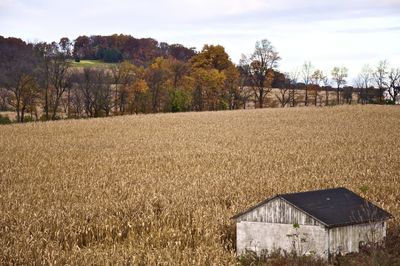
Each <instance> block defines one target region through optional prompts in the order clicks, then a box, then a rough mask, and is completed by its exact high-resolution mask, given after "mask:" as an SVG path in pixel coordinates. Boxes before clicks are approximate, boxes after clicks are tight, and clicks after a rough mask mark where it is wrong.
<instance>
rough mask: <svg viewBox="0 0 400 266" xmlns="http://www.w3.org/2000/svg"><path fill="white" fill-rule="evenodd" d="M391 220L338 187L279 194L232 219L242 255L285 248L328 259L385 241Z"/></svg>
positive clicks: (367, 203)
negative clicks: (250, 251)
mask: <svg viewBox="0 0 400 266" xmlns="http://www.w3.org/2000/svg"><path fill="white" fill-rule="evenodd" d="M391 217H392V216H391V214H389V213H388V212H386V211H384V210H383V209H381V208H379V207H377V206H375V205H374V204H372V203H371V202H369V201H367V200H365V199H363V198H361V197H360V196H359V195H357V194H355V193H353V192H352V191H350V190H348V189H346V188H334V189H326V190H316V191H307V192H300V193H292V194H282V195H277V196H275V197H272V198H269V199H266V200H264V201H262V202H260V203H258V204H257V205H255V206H253V207H251V208H249V209H247V210H246V211H244V212H242V213H239V214H237V215H235V216H233V217H232V219H235V221H236V233H237V234H236V236H237V239H236V249H237V254H238V255H240V254H242V253H243V252H244V251H246V250H252V251H255V252H257V253H258V254H259V253H261V252H262V251H274V250H278V249H280V250H281V251H282V250H285V251H288V252H291V251H295V252H296V253H297V254H299V255H308V254H314V255H317V256H319V257H322V258H324V259H328V258H329V257H330V256H331V255H337V254H342V255H344V254H346V253H350V252H358V251H359V247H360V245H362V244H364V243H370V242H375V243H376V242H379V241H383V239H384V237H385V236H386V222H387V220H388V219H389V218H391Z"/></svg>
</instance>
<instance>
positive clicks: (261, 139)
mask: <svg viewBox="0 0 400 266" xmlns="http://www.w3.org/2000/svg"><path fill="white" fill-rule="evenodd" d="M399 132H400V108H398V107H383V106H341V107H332V108H292V109H264V110H247V111H227V112H204V113H184V114H159V115H146V116H145V115H143V116H125V117H114V118H106V119H92V120H68V121H58V122H46V123H31V124H26V125H9V126H2V127H0V147H1V153H0V176H1V178H0V246H1V247H2V248H1V249H0V259H1V261H0V262H1V263H13V262H14V263H18V264H22V263H26V264H28V263H29V264H31V263H36V264H106V263H113V264H114V263H118V264H124V263H125V264H126V263H128V264H129V263H132V264H156V263H159V264H182V265H189V264H191V265H193V264H195V265H206V264H216V265H227V264H235V256H234V240H235V227H234V224H233V222H232V221H231V220H230V217H231V216H232V215H233V214H235V213H237V212H238V211H241V210H243V209H245V208H247V207H248V206H250V205H252V204H254V203H256V202H258V201H260V200H262V199H264V198H266V197H270V196H272V195H274V194H277V193H287V192H294V191H303V190H310V189H320V188H327V187H337V186H346V187H347V188H349V189H352V190H353V191H355V192H357V193H359V194H361V195H362V196H365V197H367V198H368V199H369V200H371V201H373V202H374V203H376V204H377V205H379V206H381V207H383V208H385V209H386V210H388V211H389V212H391V213H392V214H393V215H394V216H395V217H396V218H398V217H400V206H399V205H400V203H399V202H400V164H399V162H400V159H399V158H400V156H399V155H400V142H399ZM392 223H393V221H392Z"/></svg>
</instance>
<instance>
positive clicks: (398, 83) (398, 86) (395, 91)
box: [388, 68, 400, 103]
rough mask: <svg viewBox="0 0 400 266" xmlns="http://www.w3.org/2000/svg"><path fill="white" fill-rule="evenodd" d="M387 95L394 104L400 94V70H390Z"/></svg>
mask: <svg viewBox="0 0 400 266" xmlns="http://www.w3.org/2000/svg"><path fill="white" fill-rule="evenodd" d="M388 85H389V86H388V87H389V88H388V93H389V95H390V98H391V100H392V101H393V103H396V101H397V99H398V95H399V94H400V68H392V69H391V70H390V72H389V76H388Z"/></svg>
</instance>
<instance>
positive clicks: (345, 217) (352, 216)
mask: <svg viewBox="0 0 400 266" xmlns="http://www.w3.org/2000/svg"><path fill="white" fill-rule="evenodd" d="M277 197H279V198H281V199H283V200H284V201H286V202H288V203H289V204H290V205H292V206H294V207H295V208H297V209H299V210H301V211H303V212H304V213H306V214H308V215H310V216H312V217H313V218H314V219H316V220H318V221H320V222H321V223H322V224H324V225H325V226H327V227H338V226H345V225H350V224H361V223H367V222H373V221H384V220H387V219H389V218H391V217H392V215H391V214H390V213H388V212H386V211H385V210H383V209H381V208H379V207H377V206H375V205H374V204H372V203H371V202H369V201H367V200H365V199H363V198H361V197H360V196H359V195H357V194H355V193H354V192H352V191H350V190H348V189H346V188H334V189H325V190H315V191H307V192H300V193H291V194H281V195H277V196H276V197H273V198H277ZM273 198H271V199H273ZM271 199H267V200H265V201H263V202H261V203H259V204H257V205H256V206H254V207H252V208H250V209H248V210H247V211H245V212H243V213H240V214H237V215H235V216H234V217H232V218H235V219H236V218H238V217H240V216H241V215H243V214H245V213H248V212H249V211H251V210H254V209H255V208H257V207H258V206H261V205H263V204H265V203H267V202H268V201H270V200H271Z"/></svg>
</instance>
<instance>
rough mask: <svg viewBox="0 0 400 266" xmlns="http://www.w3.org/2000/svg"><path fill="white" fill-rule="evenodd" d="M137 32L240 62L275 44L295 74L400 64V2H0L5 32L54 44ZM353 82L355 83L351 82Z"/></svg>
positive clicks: (286, 69)
mask: <svg viewBox="0 0 400 266" xmlns="http://www.w3.org/2000/svg"><path fill="white" fill-rule="evenodd" d="M114 33H117V34H120V33H122V34H130V35H132V36H134V37H136V38H144V37H151V38H154V39H156V40H158V41H160V42H168V43H170V44H172V43H181V44H183V45H185V46H187V47H196V48H197V50H201V48H202V47H203V45H204V44H220V45H223V46H224V47H225V49H226V51H227V53H228V54H229V55H230V57H231V59H232V61H233V62H234V63H238V62H239V59H240V58H241V55H242V54H246V55H248V54H250V53H252V52H253V50H254V44H255V42H256V41H257V40H262V39H268V40H270V41H271V42H272V44H273V45H274V47H275V48H276V50H277V51H278V52H279V54H280V56H281V58H282V60H281V61H280V64H279V69H280V70H281V71H282V72H292V71H294V70H295V69H297V68H300V67H301V66H302V64H303V63H304V62H305V61H310V62H312V64H313V65H314V66H315V67H316V68H318V69H321V70H323V71H325V72H330V71H331V69H332V68H333V67H334V66H345V67H347V68H348V69H349V76H350V77H349V79H354V78H355V77H356V76H357V74H358V73H359V72H360V70H361V68H362V67H363V65H365V64H369V65H371V66H372V67H373V66H375V65H376V64H377V62H378V61H380V60H384V59H387V60H388V61H389V63H390V64H391V66H392V67H400V0H379V1H376V0H335V1H326V0H279V1H277V0H186V1H185V0H146V1H138V0H131V1H129V0H113V1H109V0H107V1H106V0H96V1H95V0H68V1H58V0H53V1H50V0H0V35H2V36H5V37H9V36H13V37H19V38H21V39H23V40H25V41H31V42H33V41H54V40H59V39H60V38H61V37H69V38H70V39H75V38H76V37H78V36H80V35H97V34H99V35H109V34H114ZM350 82H351V81H350V80H349V83H350Z"/></svg>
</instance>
